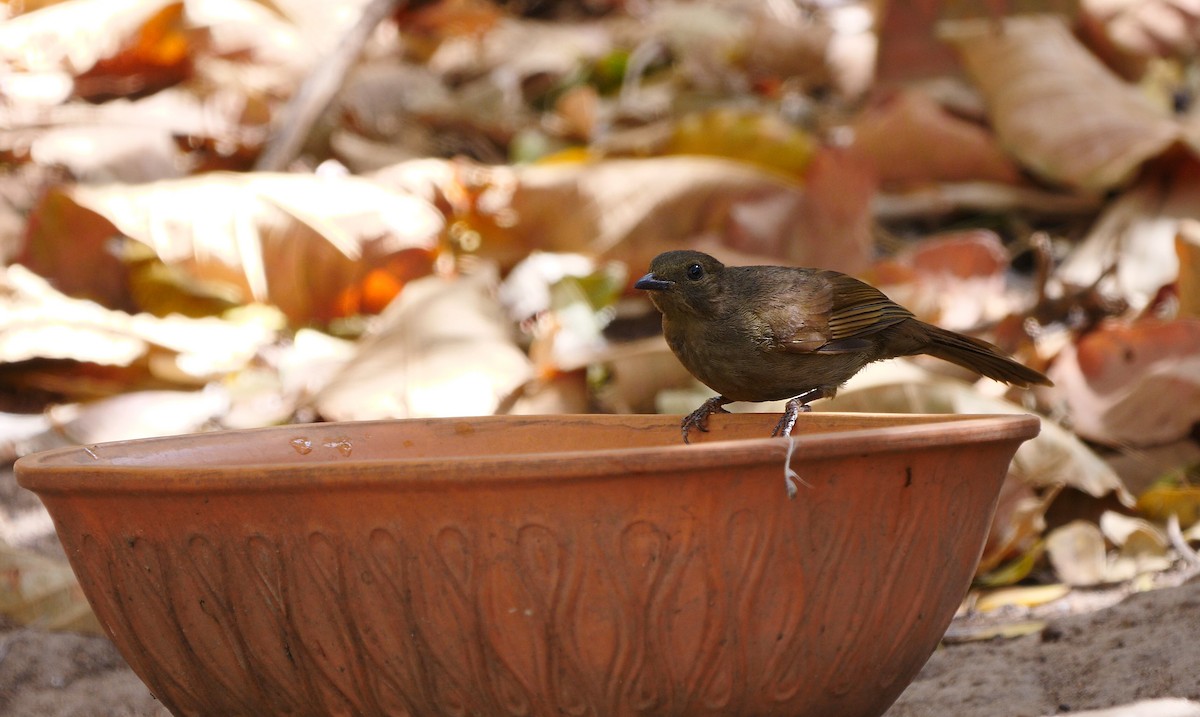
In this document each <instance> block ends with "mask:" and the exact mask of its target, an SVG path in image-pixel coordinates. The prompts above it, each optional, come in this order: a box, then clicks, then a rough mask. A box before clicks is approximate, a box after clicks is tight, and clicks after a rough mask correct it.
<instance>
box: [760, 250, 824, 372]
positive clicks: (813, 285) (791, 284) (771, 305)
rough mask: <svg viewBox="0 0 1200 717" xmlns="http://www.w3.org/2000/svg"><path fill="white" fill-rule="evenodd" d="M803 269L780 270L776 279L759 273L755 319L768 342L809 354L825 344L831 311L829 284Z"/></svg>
mask: <svg viewBox="0 0 1200 717" xmlns="http://www.w3.org/2000/svg"><path fill="white" fill-rule="evenodd" d="M814 276H815V275H813V274H810V273H808V272H807V270H805V273H800V272H799V271H798V270H793V269H788V270H786V273H784V272H780V273H779V274H778V275H777V276H776V277H772V278H776V279H777V280H776V281H768V280H767V279H768V277H767V276H762V277H760V279H761V280H762V283H761V284H760V286H759V289H760V292H761V297H760V298H759V299H758V300H757V301H755V302H754V304H755V305H757V306H758V309H757V314H758V320H759V321H760V322H762V324H763V326H764V333H765V335H766V336H767V337H768V341H769V344H770V345H771V346H773V347H775V348H777V349H780V350H783V351H788V352H794V353H812V352H814V351H817V350H819V349H820V348H821V347H822V346H824V345H826V344H827V343H829V339H830V332H829V316H830V313H831V312H832V310H833V301H834V299H833V293H834V290H833V284H832V283H831V282H829V281H826V280H824V279H816V280H814Z"/></svg>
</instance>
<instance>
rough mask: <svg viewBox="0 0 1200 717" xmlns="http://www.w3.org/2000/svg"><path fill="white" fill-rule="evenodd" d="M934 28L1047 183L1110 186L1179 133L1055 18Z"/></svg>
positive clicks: (995, 121) (1000, 129) (1019, 153)
mask: <svg viewBox="0 0 1200 717" xmlns="http://www.w3.org/2000/svg"><path fill="white" fill-rule="evenodd" d="M944 36H945V37H946V38H947V39H948V40H949V41H950V42H951V43H952V44H953V45H954V46H955V48H956V49H957V50H958V52H959V54H960V55H961V57H962V59H963V64H964V65H965V67H966V69H967V72H968V74H970V76H971V78H972V79H973V80H974V82H975V84H976V86H977V87H978V88H979V90H980V92H982V93H983V96H984V99H985V101H986V102H987V105H988V114H989V116H990V118H991V121H992V125H993V126H994V127H995V129H996V134H997V136H998V137H999V138H1000V141H1001V142H1002V143H1003V145H1004V146H1005V147H1006V148H1007V149H1008V151H1009V152H1011V153H1012V155H1013V156H1014V157H1016V159H1017V160H1018V161H1019V162H1021V163H1022V164H1023V165H1024V166H1026V167H1028V168H1029V169H1031V170H1032V171H1034V172H1036V173H1037V174H1039V175H1041V176H1042V177H1044V178H1046V179H1049V180H1051V181H1053V182H1058V183H1062V184H1066V185H1068V186H1073V187H1080V188H1083V189H1090V190H1107V189H1111V188H1114V187H1117V186H1120V185H1122V184H1125V183H1126V182H1128V181H1129V179H1130V178H1131V177H1132V176H1133V175H1134V173H1135V172H1136V171H1137V170H1138V169H1139V168H1140V167H1141V165H1142V163H1143V162H1145V161H1146V160H1148V159H1150V158H1151V157H1155V156H1157V155H1159V154H1161V153H1162V152H1163V151H1164V150H1166V149H1167V148H1168V147H1169V146H1171V145H1172V144H1174V143H1175V142H1178V141H1182V140H1184V139H1185V138H1186V132H1185V131H1184V129H1183V128H1182V126H1181V125H1180V124H1179V123H1178V122H1177V121H1176V120H1175V119H1174V118H1173V117H1172V116H1171V114H1170V111H1169V109H1168V108H1159V107H1155V106H1153V105H1152V104H1151V103H1150V102H1149V101H1148V100H1147V99H1146V98H1145V97H1144V96H1143V95H1142V94H1140V93H1139V92H1138V90H1137V88H1136V87H1134V86H1131V85H1128V84H1126V83H1125V82H1124V81H1123V80H1121V79H1120V78H1119V77H1117V76H1116V75H1114V74H1113V73H1112V72H1111V71H1109V70H1108V69H1107V68H1105V67H1104V65H1102V64H1101V63H1100V61H1099V60H1098V59H1096V57H1095V56H1093V55H1092V54H1091V53H1090V52H1088V50H1087V48H1085V47H1084V46H1083V45H1081V44H1080V43H1079V41H1078V40H1076V39H1075V37H1074V36H1073V35H1072V34H1071V31H1070V28H1068V27H1067V25H1066V23H1064V22H1063V21H1062V20H1061V19H1060V18H1058V17H1056V16H1049V15H1045V16H1037V15H1030V16H1020V17H1009V18H1006V19H1004V20H1003V21H1002V22H1001V23H996V22H992V21H963V22H959V23H953V24H948V25H947V26H946V30H945V32H944Z"/></svg>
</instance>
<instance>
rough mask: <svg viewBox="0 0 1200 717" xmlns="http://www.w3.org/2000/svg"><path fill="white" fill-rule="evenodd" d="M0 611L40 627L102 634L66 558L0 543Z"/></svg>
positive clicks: (24, 622) (32, 625)
mask: <svg viewBox="0 0 1200 717" xmlns="http://www.w3.org/2000/svg"><path fill="white" fill-rule="evenodd" d="M0 614H4V615H6V616H8V617H10V618H12V619H14V620H16V621H17V622H19V623H21V624H23V625H29V626H31V627H35V628H38V629H42V630H70V631H73V632H84V633H88V634H92V635H103V634H104V631H103V630H102V629H101V627H100V623H99V621H97V620H96V616H95V615H94V614H93V613H92V608H91V606H89V605H88V601H87V598H85V597H84V595H83V590H82V589H81V588H80V587H79V583H78V581H77V580H76V579H75V573H73V572H71V566H70V565H68V564H67V561H66V560H62V559H54V558H47V557H45V556H42V555H38V554H37V553H34V552H31V551H28V550H18V549H15V548H12V547H10V546H8V545H4V544H0Z"/></svg>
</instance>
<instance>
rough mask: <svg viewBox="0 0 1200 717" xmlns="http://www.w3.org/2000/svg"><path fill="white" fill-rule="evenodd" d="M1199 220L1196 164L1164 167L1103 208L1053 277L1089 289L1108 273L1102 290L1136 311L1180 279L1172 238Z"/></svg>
mask: <svg viewBox="0 0 1200 717" xmlns="http://www.w3.org/2000/svg"><path fill="white" fill-rule="evenodd" d="M1198 216H1200V161H1197V160H1196V158H1194V157H1183V158H1181V159H1179V160H1178V161H1176V162H1173V163H1164V165H1163V166H1161V167H1156V168H1155V170H1154V171H1148V172H1146V173H1145V174H1144V175H1143V176H1142V177H1140V178H1139V179H1138V181H1137V183H1136V184H1134V185H1133V186H1132V187H1130V188H1129V189H1128V190H1127V191H1125V192H1123V193H1122V194H1121V195H1120V196H1118V197H1117V198H1116V199H1114V200H1113V201H1111V202H1110V203H1109V204H1108V205H1107V207H1105V209H1104V211H1103V213H1102V214H1101V215H1100V217H1099V218H1098V219H1097V220H1096V223H1095V225H1094V226H1093V227H1092V229H1091V231H1090V232H1088V235H1087V236H1086V237H1085V238H1084V239H1083V241H1082V242H1081V243H1080V244H1079V245H1078V246H1076V247H1075V249H1074V250H1073V251H1072V252H1071V253H1070V254H1069V255H1068V256H1067V258H1066V260H1065V261H1064V262H1063V264H1062V266H1060V267H1059V269H1058V271H1057V272H1056V277H1057V279H1058V280H1060V281H1063V282H1066V283H1069V284H1072V285H1074V286H1091V285H1092V284H1094V283H1095V282H1096V281H1097V280H1098V279H1100V278H1101V276H1102V275H1104V274H1105V273H1106V272H1109V275H1108V277H1107V278H1106V279H1105V280H1103V281H1102V282H1101V284H1100V288H1101V289H1103V290H1104V291H1105V292H1107V293H1110V294H1114V295H1117V296H1119V297H1120V298H1122V299H1124V300H1125V301H1126V302H1128V303H1129V305H1130V307H1131V308H1133V309H1135V310H1140V309H1142V308H1144V307H1145V306H1146V305H1147V304H1148V303H1150V301H1151V300H1152V299H1153V298H1154V296H1156V295H1157V294H1158V291H1159V289H1161V288H1162V287H1163V286H1165V285H1166V284H1169V283H1171V282H1172V281H1174V280H1175V279H1176V277H1177V276H1179V271H1180V267H1179V257H1178V255H1177V254H1176V248H1175V238H1176V236H1177V235H1178V234H1179V233H1180V232H1188V231H1191V230H1190V229H1186V228H1184V224H1183V223H1184V222H1185V221H1186V220H1188V219H1189V218H1194V217H1198ZM1114 267H1115V269H1114Z"/></svg>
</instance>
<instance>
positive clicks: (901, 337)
mask: <svg viewBox="0 0 1200 717" xmlns="http://www.w3.org/2000/svg"><path fill="white" fill-rule="evenodd" d="M634 287H635V288H638V289H643V290H645V291H648V292H650V300H651V301H653V302H654V305H655V306H656V307H658V310H659V311H661V312H662V315H663V317H662V326H663V334H665V335H666V338H667V343H668V344H669V345H670V347H671V350H672V351H674V352H675V355H676V356H678V357H679V360H680V362H682V363H683V365H684V367H685V368H687V370H688V371H690V372H691V374H692V375H693V376H695V377H696V378H698V379H700V381H701V382H703V383H704V384H705V385H706V386H708V387H709V388H711V389H712V390H714V391H716V392H717V393H718V394H720V395H719V396H715V397H713V398H710V399H709V400H707V401H705V402H704V404H703V405H701V406H700V408H698V409H696V410H695V411H693V412H692V413H691V414H690V415H688V416H687V417H685V418H684V419H683V422H682V424H681V428H682V430H683V440H684V442H685V443H686V442H687V440H688V432H689V431H690V430H691V429H693V428H696V429H699V430H701V431H706V430H708V417H709V416H710V415H712V414H713V413H728V411H726V410H725V409H724V408H723V406H724V405H725V404H727V403H732V402H734V401H779V400H782V399H785V398H786V399H790V400H789V401H788V402H787V407H786V409H785V411H784V413H783V417H782V418H781V419H780V420H779V423H778V424H777V425H776V426H775V430H774V432H772V434H771V435H773V436H788V435H790V434H791V431H792V426H793V425H795V423H796V416H797V415H798V414H799V412H800V411H808V410H811V409H810V407H809V405H808V404H809V403H810V402H811V401H815V400H817V399H819V398H832V397H833V396H834V394H836V393H837V390H838V387H839V386H841V385H842V384H843V383H845V382H846V381H847V380H848V379H849V378H850V377H851V376H853V375H854V374H856V373H858V372H859V371H860V370H861V369H862V367H863V366H866V365H867V364H869V363H871V362H873V361H881V360H883V359H889V358H895V357H897V356H915V355H917V354H929V355H930V356H936V357H938V358H940V359H944V360H946V361H949V362H951V363H955V364H958V365H959V366H963V367H965V368H968V369H971V370H972V371H975V372H976V373H980V374H983V375H984V376H987V377H989V378H994V379H996V380H998V381H1004V382H1005V383H1010V384H1012V385H1014V386H1021V387H1028V386H1029V385H1031V384H1035V383H1039V384H1045V385H1050V379H1048V378H1046V377H1045V376H1043V375H1042V374H1041V373H1039V372H1037V371H1034V370H1033V369H1031V368H1028V367H1026V366H1023V365H1021V364H1019V363H1017V362H1016V361H1014V360H1012V359H1011V358H1009V357H1007V356H1005V355H1004V354H1003V353H1002V352H1001V351H1000V349H998V348H996V347H995V346H993V345H992V344H989V343H988V342H986V341H981V340H980V339H976V338H972V337H970V336H964V335H962V334H958V333H955V332H953V331H947V330H945V329H941V328H938V327H937V326H934V325H932V324H927V323H925V322H923V321H920V320H918V319H917V318H916V317H914V316H913V315H912V312H910V311H909V310H908V309H905V308H904V307H903V306H900V305H899V304H897V303H896V302H894V301H892V300H891V299H889V298H887V296H885V295H884V294H883V292H881V291H879V290H878V289H876V288H875V287H873V286H871V285H870V284H867V283H864V282H862V281H859V280H858V279H855V278H853V277H850V276H846V275H845V274H842V273H839V272H836V271H830V270H826V269H798V268H791V267H783V266H725V265H724V264H722V263H721V262H719V261H717V260H716V259H714V258H713V257H711V256H709V255H707V254H703V253H701V252H698V251H669V252H666V253H663V254H659V255H658V256H657V257H655V258H654V260H653V261H652V262H650V273H648V274H646V275H645V276H643V277H642V278H641V279H639V280H638V282H637V283H636V284H634Z"/></svg>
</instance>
